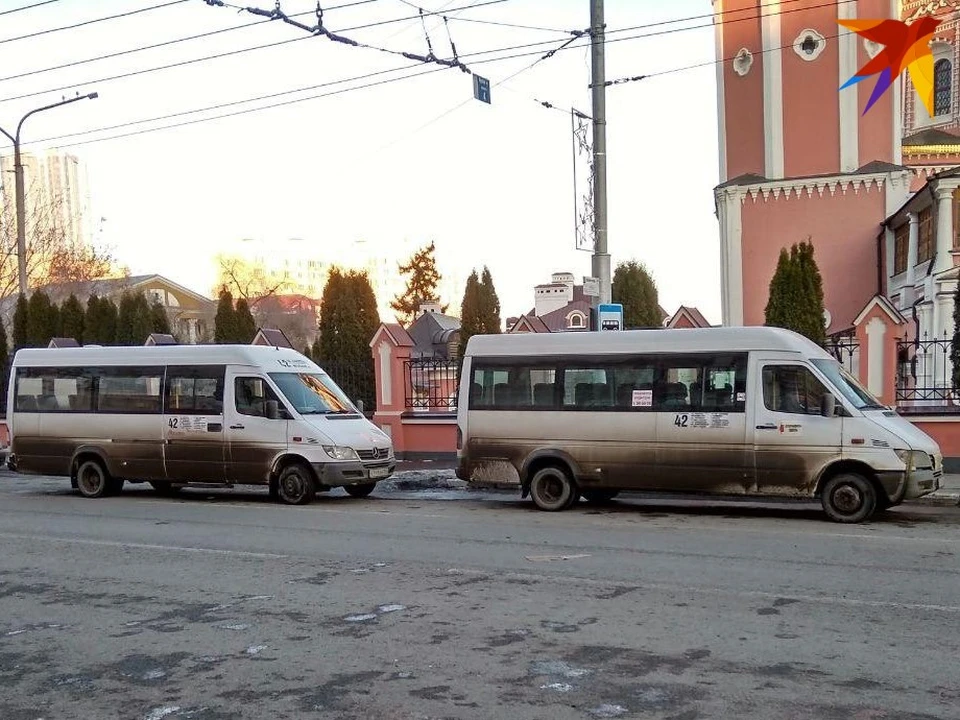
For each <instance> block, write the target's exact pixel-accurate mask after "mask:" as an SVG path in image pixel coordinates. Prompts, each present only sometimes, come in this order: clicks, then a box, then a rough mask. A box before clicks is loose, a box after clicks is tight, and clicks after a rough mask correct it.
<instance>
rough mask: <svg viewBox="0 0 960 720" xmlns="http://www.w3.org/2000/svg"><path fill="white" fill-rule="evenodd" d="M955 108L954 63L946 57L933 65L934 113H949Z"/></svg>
mask: <svg viewBox="0 0 960 720" xmlns="http://www.w3.org/2000/svg"><path fill="white" fill-rule="evenodd" d="M952 109H953V63H951V62H950V61H949V60H947V59H946V58H943V59H941V60H937V62H936V63H934V65H933V114H934V117H940V116H942V115H949V114H950V112H951V110H952Z"/></svg>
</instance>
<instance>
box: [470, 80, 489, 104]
mask: <svg viewBox="0 0 960 720" xmlns="http://www.w3.org/2000/svg"><path fill="white" fill-rule="evenodd" d="M473 96H474V97H475V98H476V99H477V100H479V101H480V102H485V103H487V105H489V104H490V81H489V80H487V79H486V78H485V77H480V76H479V75H474V76H473Z"/></svg>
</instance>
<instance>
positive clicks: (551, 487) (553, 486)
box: [542, 475, 563, 502]
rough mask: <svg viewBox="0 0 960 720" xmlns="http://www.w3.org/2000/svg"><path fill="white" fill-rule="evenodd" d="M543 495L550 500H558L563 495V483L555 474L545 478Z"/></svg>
mask: <svg viewBox="0 0 960 720" xmlns="http://www.w3.org/2000/svg"><path fill="white" fill-rule="evenodd" d="M542 487H543V497H544V499H545V500H547V501H548V502H557V501H558V500H559V499H560V498H561V496H562V495H563V483H562V482H560V479H559V478H557V477H556V476H554V475H551V476H549V477H547V478H544V480H543V483H542Z"/></svg>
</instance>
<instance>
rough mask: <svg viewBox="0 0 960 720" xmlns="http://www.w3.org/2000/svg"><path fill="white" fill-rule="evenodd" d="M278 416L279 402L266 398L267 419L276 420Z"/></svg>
mask: <svg viewBox="0 0 960 720" xmlns="http://www.w3.org/2000/svg"><path fill="white" fill-rule="evenodd" d="M279 418H280V403H278V402H277V401H276V400H267V419H268V420H277V419H279Z"/></svg>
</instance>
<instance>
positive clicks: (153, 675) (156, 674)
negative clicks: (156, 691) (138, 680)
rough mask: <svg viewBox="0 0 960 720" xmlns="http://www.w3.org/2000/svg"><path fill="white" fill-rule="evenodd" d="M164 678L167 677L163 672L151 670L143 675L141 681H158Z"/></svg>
mask: <svg viewBox="0 0 960 720" xmlns="http://www.w3.org/2000/svg"><path fill="white" fill-rule="evenodd" d="M166 676H167V674H166V673H165V672H164V671H163V670H159V669H153V670H147V671H146V672H145V673H144V674H143V679H144V680H159V679H160V678H162V677H166Z"/></svg>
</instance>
